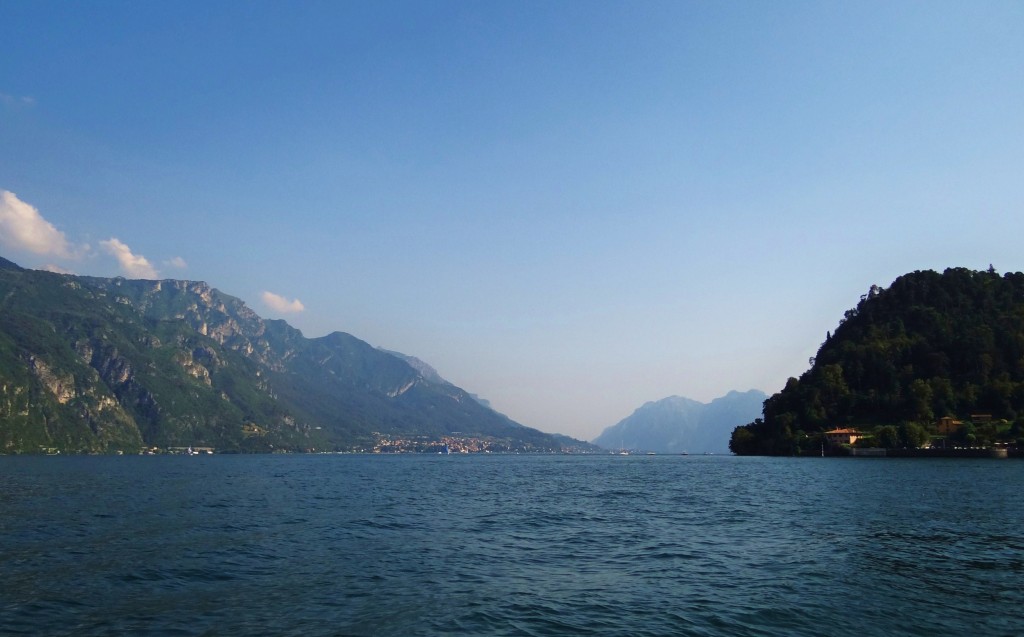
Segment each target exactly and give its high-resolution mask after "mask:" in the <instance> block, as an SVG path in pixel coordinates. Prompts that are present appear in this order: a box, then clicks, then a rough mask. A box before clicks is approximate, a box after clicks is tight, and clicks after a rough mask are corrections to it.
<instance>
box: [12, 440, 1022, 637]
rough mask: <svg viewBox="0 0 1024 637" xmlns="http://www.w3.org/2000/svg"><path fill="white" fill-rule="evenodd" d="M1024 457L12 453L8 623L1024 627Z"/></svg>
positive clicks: (227, 631)
mask: <svg viewBox="0 0 1024 637" xmlns="http://www.w3.org/2000/svg"><path fill="white" fill-rule="evenodd" d="M1022 486H1024V462H1021V461H1015V460H897V459H764V458H730V457H703V456H701V457H695V456H630V457H620V456H431V455H420V456H411V455H410V456H200V457H184V456H177V457H161V456H156V457H116V458H112V457H33V458H23V457H0V634H32V635H36V634H46V635H110V634H122V633H134V634H161V635H303V636H314V635H448V634H452V635H454V634H460V635H461V634H471V635H586V634H594V635H857V636H859V637H861V636H865V635H900V634H902V635H966V634H985V635H1020V634H1024V592H1022V591H1024V497H1022Z"/></svg>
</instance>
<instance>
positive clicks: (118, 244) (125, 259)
mask: <svg viewBox="0 0 1024 637" xmlns="http://www.w3.org/2000/svg"><path fill="white" fill-rule="evenodd" d="M100 245H101V246H102V247H103V249H104V250H106V252H107V254H109V255H111V256H112V257H114V258H115V259H117V262H118V263H119V264H120V265H121V271H122V272H124V273H125V274H126V275H127V276H129V277H131V278H133V279H159V278H160V273H159V272H157V270H156V268H154V267H153V265H152V264H151V263H150V262H149V260H148V259H146V257H144V256H142V255H141V254H134V253H133V252H132V250H131V248H129V247H128V246H127V245H125V243H123V242H122V241H121V240H119V239H117V238H116V237H111V238H110V239H107V240H106V241H100Z"/></svg>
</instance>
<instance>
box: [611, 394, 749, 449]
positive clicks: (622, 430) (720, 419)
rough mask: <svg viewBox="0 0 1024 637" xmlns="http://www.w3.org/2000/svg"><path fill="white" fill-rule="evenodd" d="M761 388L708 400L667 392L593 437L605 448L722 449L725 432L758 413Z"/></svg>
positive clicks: (725, 446)
mask: <svg viewBox="0 0 1024 637" xmlns="http://www.w3.org/2000/svg"><path fill="white" fill-rule="evenodd" d="M766 397H767V396H766V395H765V394H764V392H760V391H757V390H750V391H747V392H738V391H731V392H729V393H728V394H726V395H725V396H722V397H721V398H716V399H715V400H713V401H711V402H710V403H708V404H705V403H701V402H698V401H696V400H691V399H689V398H683V397H681V396H670V397H668V398H664V399H662V400H659V401H655V402H649V403H646V404H645V405H643V406H642V407H640V408H639V409H637V410H636V411H634V412H633V413H632V414H631V415H630V416H629V417H627V418H625V419H623V420H621V421H619V423H617V424H615V425H613V426H611V427H608V428H607V429H605V430H604V432H602V433H601V435H600V436H598V437H597V438H595V439H594V441H593V442H594V444H596V445H599V446H601V447H604V448H606V449H620V448H623V449H630V450H635V451H654V452H657V453H682V452H684V451H685V452H689V453H704V452H711V453H725V452H727V451H728V448H729V435H730V434H731V433H732V431H733V429H734V428H735V427H736V426H737V425H739V424H742V423H746V422H750V419H751V418H754V417H756V416H757V415H758V414H760V413H761V408H762V403H763V402H764V399H765V398H766Z"/></svg>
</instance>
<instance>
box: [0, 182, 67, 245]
mask: <svg viewBox="0 0 1024 637" xmlns="http://www.w3.org/2000/svg"><path fill="white" fill-rule="evenodd" d="M0 243H3V244H4V245H5V246H7V247H9V248H12V249H20V250H28V251H29V252H33V253H35V254H43V255H48V256H54V257H63V258H66V259H71V258H75V254H74V252H75V251H74V249H73V248H72V247H71V244H70V243H68V240H67V237H65V236H64V233H63V232H61V231H60V230H58V229H57V228H55V227H54V226H53V224H52V223H50V222H49V221H47V220H46V219H44V218H43V216H42V215H41V214H39V211H38V210H36V208H35V207H34V206H32V205H30V204H27V203H25V202H24V201H22V200H21V199H18V196H17V195H16V194H14V193H13V192H10V191H9V190H2V191H0Z"/></svg>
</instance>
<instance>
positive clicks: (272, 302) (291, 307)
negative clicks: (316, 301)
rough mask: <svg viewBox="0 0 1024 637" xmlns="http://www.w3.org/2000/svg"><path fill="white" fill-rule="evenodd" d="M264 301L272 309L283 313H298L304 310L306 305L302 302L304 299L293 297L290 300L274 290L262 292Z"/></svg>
mask: <svg viewBox="0 0 1024 637" xmlns="http://www.w3.org/2000/svg"><path fill="white" fill-rule="evenodd" d="M262 299H263V303H264V304H265V305H266V306H267V307H269V308H270V309H272V310H275V311H277V312H281V313H282V314H297V313H299V312H303V311H305V309H306V306H305V305H303V304H302V301H300V300H298V299H292V300H291V301H289V300H288V299H286V298H284V297H283V296H281V295H279V294H274V293H273V292H263V294H262Z"/></svg>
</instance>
